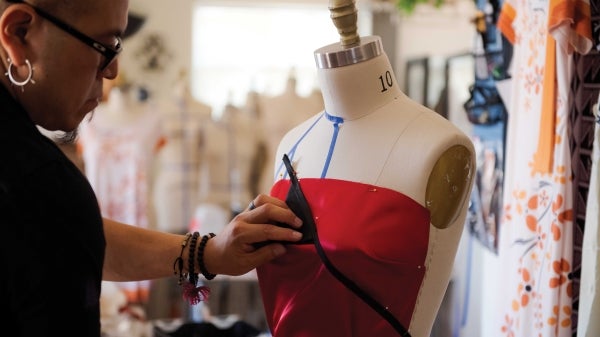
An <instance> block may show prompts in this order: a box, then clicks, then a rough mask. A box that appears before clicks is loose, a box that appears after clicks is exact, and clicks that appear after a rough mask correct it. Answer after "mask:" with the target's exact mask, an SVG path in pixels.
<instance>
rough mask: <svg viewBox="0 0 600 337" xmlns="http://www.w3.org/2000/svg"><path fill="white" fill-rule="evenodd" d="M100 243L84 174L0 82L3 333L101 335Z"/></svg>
mask: <svg viewBox="0 0 600 337" xmlns="http://www.w3.org/2000/svg"><path fill="white" fill-rule="evenodd" d="M105 245H106V242H105V238H104V232H103V228H102V218H101V215H100V209H99V207H98V201H97V200H96V197H95V195H94V192H93V190H92V188H91V186H90V184H89V183H88V181H87V179H86V178H85V176H84V175H83V174H82V173H81V171H80V170H79V169H78V168H77V167H76V166H75V165H74V164H73V163H72V162H71V161H70V160H69V159H68V158H67V157H66V156H65V155H64V154H63V153H62V152H61V150H60V149H59V148H58V147H57V146H56V145H55V144H54V142H52V141H51V140H50V139H48V138H46V137H45V136H44V135H42V134H41V133H40V132H39V131H38V129H37V128H36V126H35V125H34V124H33V122H32V121H31V119H30V118H29V117H28V115H27V114H26V112H25V111H24V110H23V109H22V108H21V107H20V105H19V104H17V103H16V102H15V101H14V100H13V99H12V98H11V97H10V96H9V95H8V93H7V92H6V90H5V89H4V88H3V87H2V86H0V249H1V251H2V254H1V256H0V263H1V265H0V270H1V275H2V277H0V303H2V305H3V307H4V310H3V312H4V314H3V315H0V335H3V336H11V337H18V336H23V337H25V336H27V337H29V336H31V337H33V336H35V337H41V336H57V335H58V336H78V337H87V336H94V337H97V336H100V304H99V301H100V286H101V281H102V264H103V262H104V250H105Z"/></svg>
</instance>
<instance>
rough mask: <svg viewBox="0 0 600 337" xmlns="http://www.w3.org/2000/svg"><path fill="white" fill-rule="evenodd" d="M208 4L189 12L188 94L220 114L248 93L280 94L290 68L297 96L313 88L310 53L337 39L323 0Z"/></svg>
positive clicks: (313, 72) (314, 77)
mask: <svg viewBox="0 0 600 337" xmlns="http://www.w3.org/2000/svg"><path fill="white" fill-rule="evenodd" d="M240 3H241V4H240V5H236V6H232V5H229V6H228V5H226V6H223V5H218V4H216V3H212V4H210V5H207V4H203V3H202V2H200V1H199V2H197V3H196V5H195V8H194V13H193V36H192V38H193V42H192V43H193V47H192V74H193V76H192V79H193V80H192V93H193V95H194V96H195V97H196V98H198V99H199V100H201V101H203V102H206V103H208V104H210V105H211V106H213V111H215V113H216V114H219V113H220V111H221V110H222V108H223V107H224V105H225V104H227V103H232V104H234V105H237V106H241V105H243V104H244V103H245V101H246V97H247V94H248V92H249V91H255V92H258V93H260V94H265V95H277V94H279V93H281V92H282V91H283V89H284V86H285V84H286V79H287V78H288V76H289V75H290V73H291V72H293V73H294V74H295V77H296V80H297V89H298V93H299V94H300V95H304V94H308V93H310V92H311V91H312V90H313V89H315V88H316V87H317V82H316V65H315V61H314V55H313V53H314V51H315V50H316V49H318V48H320V47H322V46H325V45H328V44H331V43H335V42H338V41H339V38H340V37H339V35H338V33H337V29H336V28H335V26H334V25H333V22H332V21H331V19H330V16H329V15H330V13H329V10H328V8H327V4H326V3H324V4H323V5H319V6H316V5H314V4H309V5H297V4H275V5H274V4H272V3H271V4H266V5H260V4H247V3H246V1H244V2H240Z"/></svg>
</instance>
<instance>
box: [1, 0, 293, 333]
mask: <svg viewBox="0 0 600 337" xmlns="http://www.w3.org/2000/svg"><path fill="white" fill-rule="evenodd" d="M127 6H128V2H127V0H27V1H15V0H12V1H7V0H0V67H2V68H3V69H2V73H1V74H0V84H1V85H0V247H1V248H0V249H1V254H0V270H1V271H2V277H1V278H0V303H3V304H4V306H5V309H6V307H8V310H5V313H4V314H3V315H2V316H0V329H1V330H0V331H1V332H0V334H1V335H3V336H11V337H19V336H28V337H29V336H36V337H40V336H42V337H43V336H55V335H59V336H83V337H87V336H94V337H99V336H100V335H101V327H100V304H99V297H100V291H101V289H100V285H101V281H102V280H109V281H136V280H145V279H154V278H160V277H172V276H173V273H174V269H173V268H174V267H175V266H177V265H178V266H179V268H180V269H179V270H175V272H176V273H177V272H178V273H179V275H186V276H188V275H198V274H199V273H200V271H202V272H201V273H202V274H203V275H205V276H206V275H208V277H214V276H213V275H214V274H229V275H240V274H244V273H246V272H248V271H250V270H252V269H254V268H255V267H256V266H258V265H261V264H262V263H264V262H267V261H269V260H272V259H273V258H275V257H277V256H280V255H281V254H283V253H284V252H285V247H284V246H283V245H281V244H277V243H273V244H270V245H267V246H265V247H263V248H260V249H256V248H254V245H253V243H257V242H263V241H269V240H274V241H281V240H284V241H296V240H299V239H300V234H299V233H298V232H297V231H296V230H293V229H290V228H281V227H278V226H274V225H269V223H274V222H284V223H288V224H289V225H291V226H293V227H294V228H296V229H297V228H298V227H299V226H300V225H301V220H300V219H298V218H297V217H296V216H295V215H294V214H293V212H292V211H290V210H289V208H288V207H287V206H286V205H285V203H283V202H282V201H279V200H277V199H274V198H271V197H268V196H265V195H260V196H258V197H256V198H255V199H254V201H253V203H252V207H249V209H248V210H247V211H245V212H242V213H241V214H240V215H238V216H237V217H236V218H234V219H233V220H232V222H231V223H230V224H229V225H228V226H226V228H225V229H224V231H223V232H221V233H218V234H217V236H216V237H214V238H212V237H211V238H210V240H208V241H204V242H203V243H202V246H203V247H204V248H203V249H202V250H200V249H196V250H192V249H189V248H190V247H197V246H195V245H187V248H188V249H184V248H186V245H185V244H184V243H185V242H187V241H186V240H185V238H186V237H187V236H184V235H177V234H169V233H162V232H157V231H151V230H145V229H142V228H139V227H135V226H129V225H126V224H122V223H118V222H115V221H111V220H109V219H104V218H102V216H101V214H100V210H99V207H98V202H97V200H96V198H95V196H94V193H93V190H92V188H91V187H90V185H89V183H88V182H87V180H86V178H85V177H84V176H83V175H82V174H81V171H79V169H77V167H75V165H74V164H73V163H72V162H71V161H69V159H68V158H67V157H65V155H64V154H63V153H62V152H61V151H60V149H58V148H57V147H56V145H55V144H54V143H53V142H52V141H51V140H49V139H48V138H46V137H45V136H43V135H42V134H41V133H40V132H39V130H38V129H37V128H36V125H39V126H41V127H43V128H44V129H47V130H51V131H55V130H60V131H64V132H73V131H74V130H76V129H77V127H78V126H79V123H80V122H81V121H82V119H83V118H84V117H85V116H86V115H87V114H88V113H89V112H90V111H92V110H93V109H94V108H96V107H97V105H98V101H99V100H100V98H101V97H102V82H103V81H104V80H105V79H114V78H115V77H116V76H117V73H118V65H119V63H118V55H119V53H120V52H121V50H122V48H123V46H122V41H121V40H122V35H123V32H124V31H125V28H126V26H127ZM207 237H208V236H207ZM194 257H195V259H194ZM174 262H178V263H177V264H175V266H174ZM192 279H195V278H192V277H189V280H190V282H191V280H192ZM188 288H189V287H188ZM186 289H187V288H186Z"/></svg>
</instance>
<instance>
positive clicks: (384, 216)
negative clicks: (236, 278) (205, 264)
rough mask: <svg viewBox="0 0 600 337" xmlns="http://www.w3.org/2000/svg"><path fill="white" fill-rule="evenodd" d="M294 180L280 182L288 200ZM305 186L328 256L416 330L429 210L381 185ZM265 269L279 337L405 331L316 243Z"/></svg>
mask: <svg viewBox="0 0 600 337" xmlns="http://www.w3.org/2000/svg"><path fill="white" fill-rule="evenodd" d="M289 186H290V181H289V180H280V181H278V182H276V183H275V185H274V186H273V188H272V190H271V195H273V196H275V197H278V198H280V199H282V200H285V197H286V195H287V191H288V189H289ZM300 186H301V188H302V191H303V192H304V195H305V197H306V199H307V200H308V203H309V205H310V208H311V210H312V213H313V217H314V220H315V223H316V226H317V232H318V236H319V240H320V242H321V245H322V246H323V249H324V250H325V253H326V255H327V257H328V258H329V259H330V260H331V262H332V263H333V264H334V265H335V266H336V267H337V268H338V269H339V270H340V271H341V272H342V273H344V274H345V275H346V276H347V277H349V278H350V279H351V280H353V281H354V282H355V283H356V284H357V285H358V286H359V287H361V288H362V289H363V290H365V291H366V292H367V293H369V294H370V295H371V296H372V297H373V298H374V299H375V300H377V301H378V302H380V303H381V304H383V305H384V306H387V307H388V308H389V309H388V310H390V311H391V312H392V313H393V314H394V315H395V316H396V317H397V318H398V319H399V320H400V322H401V323H402V324H403V325H404V327H405V328H407V329H408V328H409V324H410V320H411V317H412V313H413V309H414V307H415V303H416V299H417V295H418V292H419V289H420V286H421V283H422V281H423V275H424V274H425V258H426V255H427V246H428V240H429V223H430V215H429V211H428V210H427V209H426V208H424V207H423V206H421V205H420V204H419V203H417V202H416V201H414V200H413V199H411V198H409V197H407V196H405V195H403V194H401V193H398V192H396V191H394V190H390V189H386V188H381V187H377V186H373V185H367V184H361V183H356V182H351V181H343V180H336V179H314V178H303V179H301V180H300ZM257 272H258V279H259V284H260V288H261V293H262V297H263V302H264V306H265V312H266V316H267V321H268V324H269V327H270V328H271V333H272V334H273V336H274V337H292V336H293V337H300V336H307V337H308V336H310V337H315V336H327V337H335V336H340V337H349V336H378V337H381V336H396V335H397V333H396V332H395V331H394V329H393V328H392V327H391V326H390V325H389V323H388V322H387V321H385V320H384V319H383V318H382V317H381V316H379V314H378V313H377V312H375V311H374V310H373V309H371V308H370V307H369V306H368V305H367V304H365V303H364V302H363V301H362V300H361V299H360V298H358V297H357V296H356V295H354V294H353V293H352V292H351V291H350V290H348V289H347V288H345V287H344V285H343V284H342V283H340V282H339V281H338V280H337V279H336V278H335V277H333V276H332V275H331V274H330V273H329V271H328V270H327V269H326V267H325V266H324V265H323V264H322V262H321V260H320V258H319V256H318V254H317V253H316V250H315V248H314V245H312V244H305V245H288V252H287V253H286V254H285V255H284V256H282V257H280V258H277V259H276V260H275V261H273V262H271V263H268V264H266V265H263V266H261V267H259V268H258V269H257Z"/></svg>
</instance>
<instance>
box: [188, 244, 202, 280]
mask: <svg viewBox="0 0 600 337" xmlns="http://www.w3.org/2000/svg"><path fill="white" fill-rule="evenodd" d="M199 236H200V233H198V232H194V234H192V240H191V242H190V250H189V253H188V281H189V282H190V284H192V285H193V286H194V287H195V286H196V283H197V282H198V274H196V272H195V268H194V267H195V264H194V255H195V253H196V242H197V241H198V237H199Z"/></svg>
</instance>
